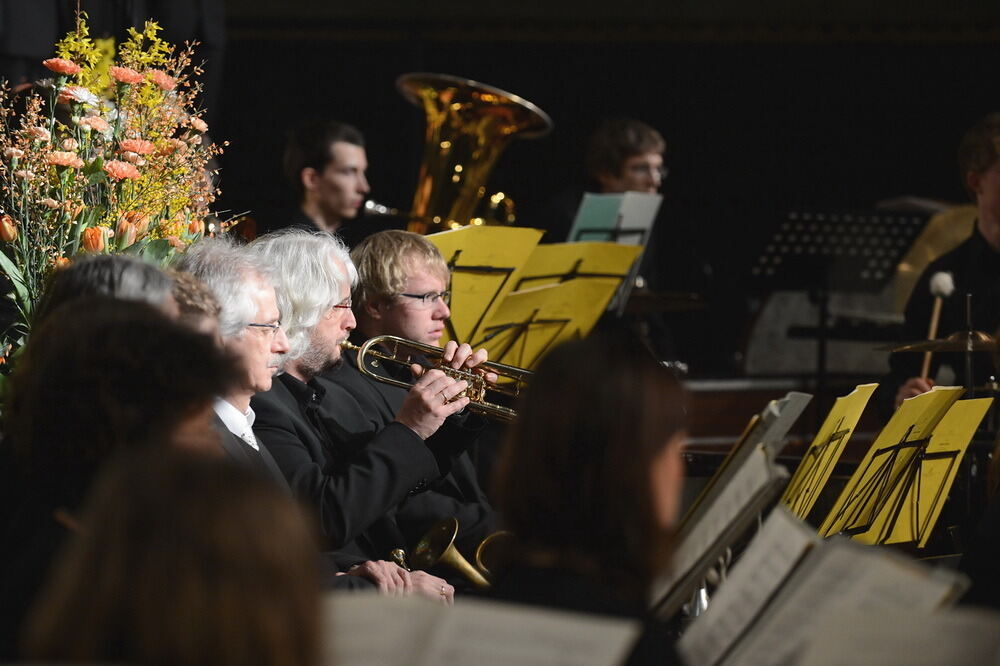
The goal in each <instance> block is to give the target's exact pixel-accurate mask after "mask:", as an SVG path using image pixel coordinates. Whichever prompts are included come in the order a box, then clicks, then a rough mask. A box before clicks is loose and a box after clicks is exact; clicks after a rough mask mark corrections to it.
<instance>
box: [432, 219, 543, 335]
mask: <svg viewBox="0 0 1000 666" xmlns="http://www.w3.org/2000/svg"><path fill="white" fill-rule="evenodd" d="M541 237H542V232H541V231H539V230H538V229H522V228H518V227H482V226H468V227H462V228H461V229H453V230H449V231H442V232H441V233H437V234H431V235H429V236H427V240H429V241H430V242H431V243H433V244H434V245H435V247H437V249H438V251H439V252H440V253H441V256H442V257H444V260H445V263H447V264H448V268H449V270H450V272H451V277H450V279H449V285H448V289H449V290H450V291H451V317H450V318H449V319H448V321H447V323H446V329H445V336H444V337H442V339H441V344H442V345H443V344H444V343H445V342H446V341H447V340H456V341H458V342H468V341H470V340H474V339H476V338H478V337H481V333H480V329H481V327H482V325H483V323H484V322H485V321H487V320H488V319H489V318H490V317H491V316H492V315H493V313H494V312H496V309H497V308H498V307H500V303H501V302H502V301H503V297H504V296H505V295H506V294H507V293H508V292H510V291H512V290H513V289H514V285H515V284H516V281H517V278H518V276H519V275H520V271H521V268H522V267H523V266H524V264H525V262H526V261H527V260H528V257H529V256H530V255H531V252H532V250H534V248H535V246H536V245H538V241H539V239H540V238H541Z"/></svg>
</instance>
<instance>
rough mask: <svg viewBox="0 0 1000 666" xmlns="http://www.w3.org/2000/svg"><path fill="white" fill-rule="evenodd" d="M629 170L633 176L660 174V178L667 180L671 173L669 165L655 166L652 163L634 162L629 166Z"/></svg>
mask: <svg viewBox="0 0 1000 666" xmlns="http://www.w3.org/2000/svg"><path fill="white" fill-rule="evenodd" d="M628 172H629V173H630V174H632V175H633V176H659V177H660V180H666V179H667V176H669V175H670V169H668V168H667V167H665V166H659V167H655V166H653V165H651V164H633V165H631V166H629V167H628Z"/></svg>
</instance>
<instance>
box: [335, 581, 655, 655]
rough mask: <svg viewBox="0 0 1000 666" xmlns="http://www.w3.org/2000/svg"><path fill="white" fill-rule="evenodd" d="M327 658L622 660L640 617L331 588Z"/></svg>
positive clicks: (629, 647) (637, 630)
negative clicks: (338, 591)
mask: <svg viewBox="0 0 1000 666" xmlns="http://www.w3.org/2000/svg"><path fill="white" fill-rule="evenodd" d="M325 611H326V612H325V619H324V629H325V630H324V632H323V633H324V637H325V638H326V640H327V645H326V649H325V653H324V657H325V659H324V663H326V664H350V665H351V666H355V665H360V666H366V665H369V664H370V665H371V666H391V665H393V664H399V665H401V666H402V665H406V666H410V665H413V664H428V665H430V664H435V665H437V664H476V665H477V666H484V665H485V666H490V665H492V664H498V665H499V664H518V665H525V666H535V665H538V666H542V665H543V664H544V665H547V664H565V665H566V666H570V665H576V664H579V665H581V666H611V665H612V664H618V663H621V661H622V660H623V659H624V658H625V656H626V655H627V654H628V651H629V650H630V649H631V647H632V645H633V644H634V643H635V641H636V639H637V638H638V637H639V633H640V631H641V629H642V625H641V623H640V622H639V621H637V620H626V619H621V618H615V617H603V616H596V615H588V614H581V613H569V612H564V611H557V610H549V609H543V608H538V607H535V606H524V605H520V604H508V603H500V602H493V601H487V600H481V599H458V600H456V602H455V605H454V606H453V607H451V608H448V607H445V606H441V605H440V604H435V603H433V602H430V601H425V600H423V599H421V598H419V597H402V598H400V597H382V596H378V595H374V594H336V593H334V594H331V595H329V596H328V598H327V600H326V602H325Z"/></svg>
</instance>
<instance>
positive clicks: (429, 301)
mask: <svg viewBox="0 0 1000 666" xmlns="http://www.w3.org/2000/svg"><path fill="white" fill-rule="evenodd" d="M400 296H406V297H407V298H412V299H413V300H414V301H417V303H416V305H417V307H419V308H430V307H433V306H435V305H437V302H438V300H441V301H443V302H444V304H445V305H451V292H450V291H428V292H427V293H426V294H400Z"/></svg>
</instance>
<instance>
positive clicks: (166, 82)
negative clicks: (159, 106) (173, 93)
mask: <svg viewBox="0 0 1000 666" xmlns="http://www.w3.org/2000/svg"><path fill="white" fill-rule="evenodd" d="M146 73H147V74H149V79H150V81H152V82H153V83H155V84H156V85H157V86H159V87H160V90H173V89H174V88H176V87H177V81H175V80H174V77H172V76H170V75H169V74H167V73H166V72H164V71H163V70H162V69H151V70H149V71H148V72H146Z"/></svg>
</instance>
